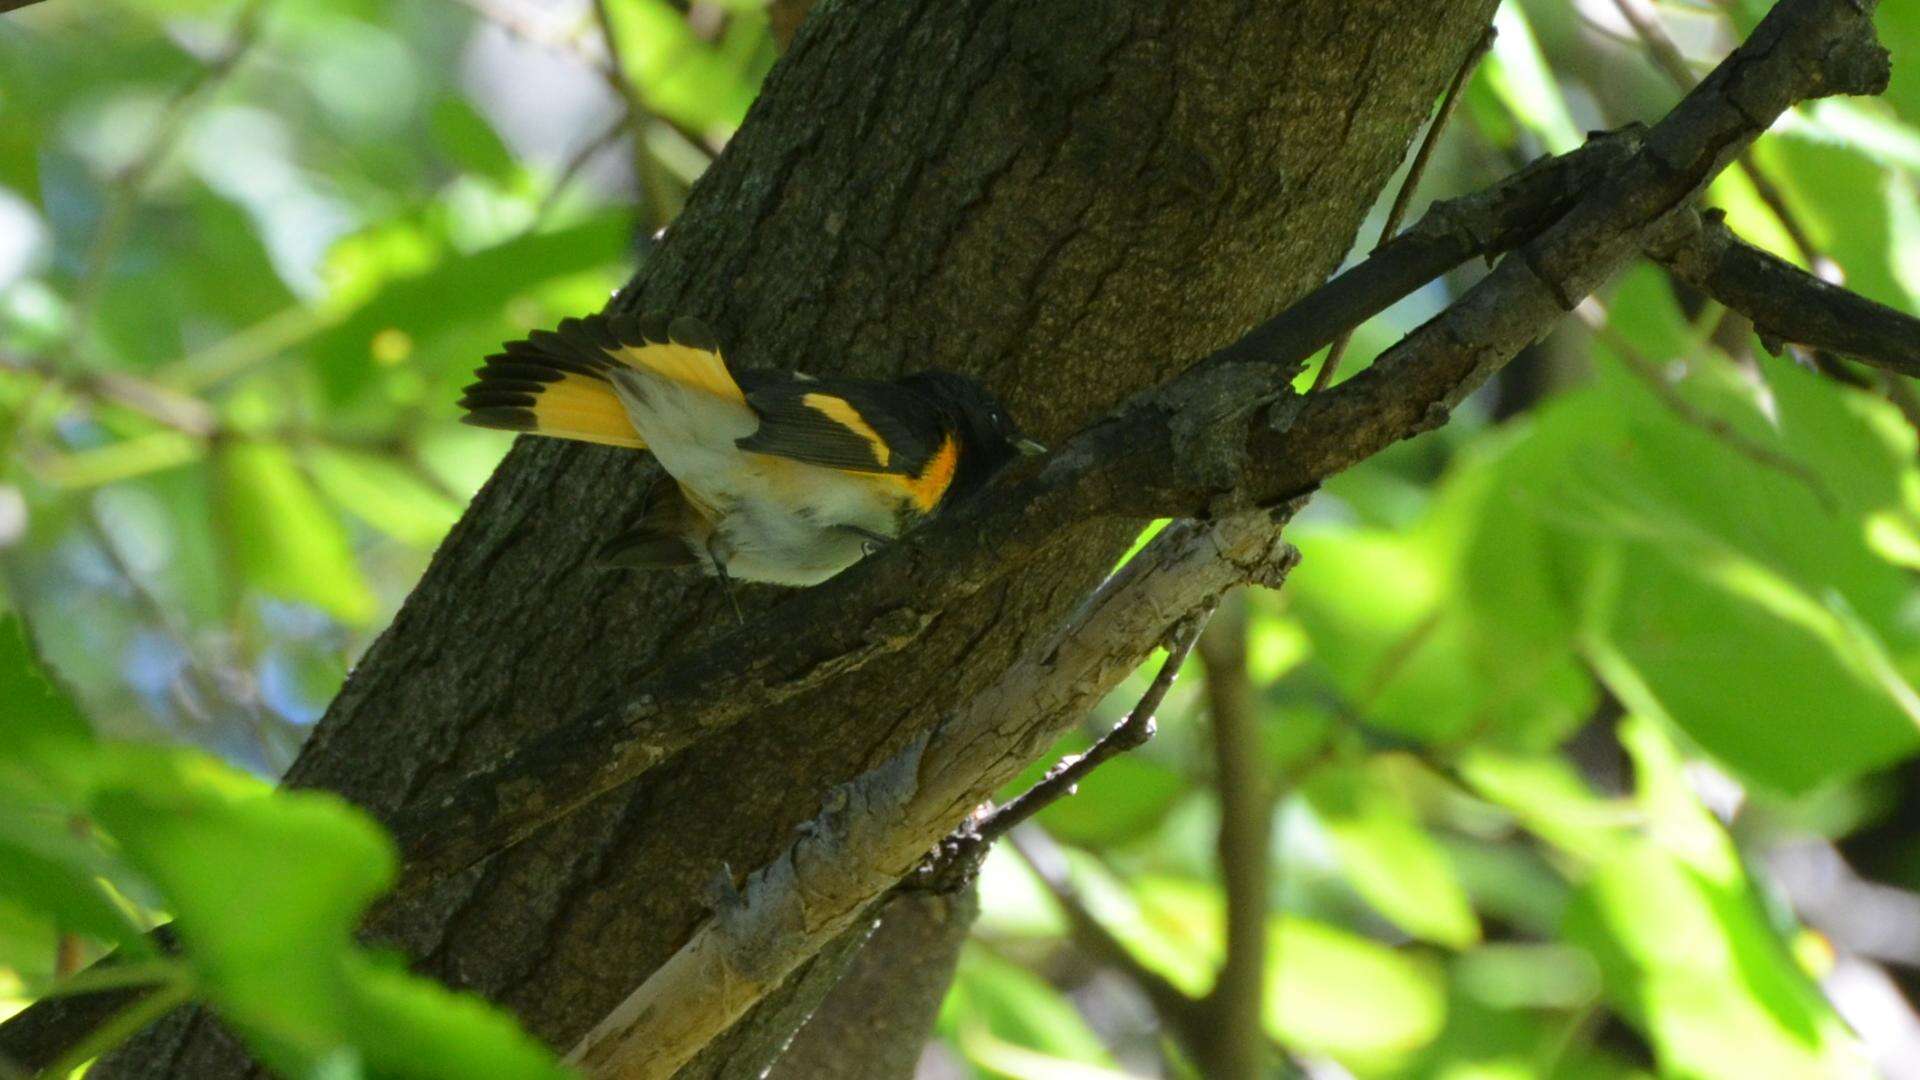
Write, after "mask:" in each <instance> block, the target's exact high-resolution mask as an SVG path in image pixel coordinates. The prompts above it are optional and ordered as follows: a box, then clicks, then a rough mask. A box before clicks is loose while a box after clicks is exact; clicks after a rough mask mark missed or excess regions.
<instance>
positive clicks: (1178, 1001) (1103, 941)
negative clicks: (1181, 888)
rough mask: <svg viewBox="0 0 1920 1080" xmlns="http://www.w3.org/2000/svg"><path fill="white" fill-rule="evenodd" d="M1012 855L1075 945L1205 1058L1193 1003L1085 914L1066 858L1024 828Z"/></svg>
mask: <svg viewBox="0 0 1920 1080" xmlns="http://www.w3.org/2000/svg"><path fill="white" fill-rule="evenodd" d="M1008 841H1009V843H1011V844H1012V846H1013V850H1014V851H1015V852H1017V853H1019V855H1020V858H1021V860H1022V861H1023V862H1025V863H1026V864H1027V866H1028V867H1030V868H1031V869H1032V870H1033V873H1034V876H1035V877H1036V878H1038V879H1039V880H1040V884H1041V885H1042V886H1043V887H1044V888H1045V889H1046V890H1047V895H1049V896H1051V897H1053V901H1054V903H1055V904H1056V905H1057V906H1058V907H1059V908H1060V912H1061V914H1062V915H1064V916H1066V920H1067V926H1068V928H1069V930H1070V931H1071V932H1072V934H1073V940H1074V943H1075V944H1077V945H1079V946H1080V947H1081V948H1082V949H1084V950H1086V951H1087V952H1088V953H1089V954H1091V955H1092V956H1093V957H1095V958H1096V959H1098V960H1099V961H1100V962H1101V963H1104V964H1106V965H1107V966H1109V967H1111V968H1114V969H1115V970H1117V971H1118V972H1119V973H1120V974H1121V975H1122V976H1124V977H1125V978H1126V979H1127V981H1128V982H1131V983H1133V985H1134V986H1136V987H1137V988H1139V990H1140V992H1141V994H1143V995H1145V997H1146V999H1147V1001H1148V1002H1149V1003H1151V1004H1152V1005H1153V1011H1154V1012H1155V1013H1157V1014H1158V1015H1159V1017H1160V1019H1161V1020H1162V1021H1164V1022H1165V1023H1166V1025H1167V1027H1168V1028H1169V1029H1171V1030H1172V1031H1173V1032H1174V1033H1175V1034H1176V1035H1178V1036H1179V1038H1180V1041H1181V1042H1182V1043H1183V1044H1184V1045H1185V1046H1186V1047H1187V1049H1188V1050H1189V1051H1190V1052H1192V1053H1193V1054H1194V1056H1195V1057H1200V1058H1205V1057H1207V1056H1209V1055H1208V1054H1207V1052H1206V1050H1205V1048H1206V1046H1207V1045H1208V1044H1209V1043H1210V1042H1211V1040H1212V1037H1213V1035H1214V1033H1213V1032H1212V1031H1211V1030H1210V1025H1209V1024H1208V1022H1207V1017H1206V1015H1205V1011H1204V1009H1203V1008H1202V1005H1201V1002H1200V1000H1199V999H1198V998H1194V997H1192V996H1190V995H1188V994H1187V993H1186V992H1185V991H1183V990H1181V989H1180V988H1179V987H1177V986H1175V985H1173V983H1172V981H1171V980H1169V979H1168V978H1167V977H1166V976H1165V975H1162V974H1160V973H1159V972H1157V971H1155V970H1153V969H1152V968H1150V967H1148V966H1147V965H1146V964H1144V963H1142V962H1141V961H1140V958H1139V957H1137V956H1135V955H1134V953H1133V950H1132V949H1129V948H1127V946H1126V944H1125V943H1123V942H1122V941H1121V940H1120V939H1119V938H1117V937H1115V936H1114V935H1113V931H1111V930H1108V929H1107V928H1106V926H1105V924H1103V923H1102V922H1101V921H1100V920H1099V918H1097V917H1096V916H1095V915H1094V914H1093V912H1091V911H1089V910H1087V905H1086V902H1085V901H1083V900H1082V899H1080V891H1079V890H1078V889H1076V888H1075V887H1074V884H1073V878H1072V875H1071V874H1070V873H1069V871H1068V867H1067V859H1066V853H1065V852H1064V851H1062V850H1061V849H1060V845H1058V844H1056V843H1055V842H1054V840H1053V838H1052V837H1051V836H1048V835H1047V833H1046V831H1045V830H1043V829H1041V828H1040V827H1039V826H1038V825H1028V826H1026V827H1025V828H1023V829H1021V830H1019V831H1018V832H1016V833H1014V834H1013V835H1012V836H1010V837H1009V838H1008Z"/></svg>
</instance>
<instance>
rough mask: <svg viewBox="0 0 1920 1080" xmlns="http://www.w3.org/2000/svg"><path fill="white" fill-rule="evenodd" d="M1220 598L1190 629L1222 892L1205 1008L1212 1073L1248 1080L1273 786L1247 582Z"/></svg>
mask: <svg viewBox="0 0 1920 1080" xmlns="http://www.w3.org/2000/svg"><path fill="white" fill-rule="evenodd" d="M1223 607H1224V609H1225V610H1223V611H1222V612H1221V613H1220V616H1219V617H1218V618H1217V619H1215V620H1214V621H1213V625H1212V626H1210V627H1208V628H1207V632H1206V633H1205V634H1204V635H1202V637H1201V638H1200V663H1201V666H1202V667H1203V668H1204V669H1205V671H1206V691H1207V714H1208V717H1209V718H1210V719H1211V721H1212V731H1213V740H1212V742H1213V762H1214V769H1213V778H1214V790H1215V792H1216V793H1217V795H1218V796H1219V802H1220V832H1219V838H1218V851H1219V857H1220V876H1221V878H1222V880H1223V881H1224V883H1225V886H1226V894H1227V951H1226V958H1225V960H1224V961H1223V962H1222V963H1221V965H1220V974H1219V977H1218V978H1217V979H1215V980H1214V984H1213V989H1212V990H1211V991H1210V992H1209V993H1208V994H1207V998H1206V1008H1207V1011H1208V1013H1209V1014H1210V1017H1211V1019H1212V1026H1213V1028H1214V1030H1215V1032H1216V1033H1217V1035H1216V1038H1217V1040H1218V1047H1217V1049H1216V1052H1215V1056H1214V1057H1213V1058H1212V1059H1211V1060H1210V1064H1211V1065H1212V1066H1213V1075H1216V1076H1221V1077H1226V1078H1229V1080H1234V1078H1240V1080H1254V1078H1257V1077H1260V1076H1264V1075H1266V1072H1267V1067H1268V1064H1269V1062H1268V1061H1267V1058H1266V1050H1267V1039H1266V1035H1265V1031H1264V1028H1263V1026H1262V1025H1263V1021H1264V1013H1263V999H1264V997H1265V990H1266V977H1267V894H1268V890H1269V887H1270V883H1269V881H1268V876H1267V868H1268V865H1269V863H1270V862H1271V860H1270V859H1269V857H1268V845H1269V844H1270V842H1271V840H1272V837H1273V828H1272V822H1273V785H1272V783H1271V782H1270V780H1269V777H1268V770H1267V767H1266V761H1267V758H1266V755H1265V754H1264V753H1263V752H1262V751H1261V747H1260V719H1259V716H1258V714H1257V712H1256V710H1255V708H1254V703H1253V687H1252V685H1251V684H1250V683H1249V682H1248V679H1247V591H1246V590H1245V589H1241V590H1239V591H1237V592H1235V593H1233V594H1231V595H1230V596H1228V597H1227V598H1226V600H1225V601H1223Z"/></svg>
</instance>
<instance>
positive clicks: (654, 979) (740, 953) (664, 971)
mask: <svg viewBox="0 0 1920 1080" xmlns="http://www.w3.org/2000/svg"><path fill="white" fill-rule="evenodd" d="M1291 509H1292V508H1291V507H1289V508H1287V509H1285V510H1282V511H1281V514H1280V517H1281V519H1282V520H1284V517H1285V516H1286V515H1287V514H1290V513H1291ZM1278 531H1279V530H1278V528H1276V521H1275V519H1274V517H1273V516H1272V515H1269V514H1268V513H1267V512H1264V511H1252V512H1248V513H1242V514H1237V515H1234V516H1233V517H1230V518H1227V519H1225V520H1222V521H1220V522H1218V523H1216V524H1214V525H1211V526H1198V525H1187V524H1182V523H1176V524H1174V525H1170V526H1168V527H1167V529H1165V530H1164V531H1162V532H1161V534H1160V535H1159V536H1158V537H1156V538H1155V539H1154V540H1153V541H1152V542H1151V543H1149V544H1148V545H1147V546H1146V547H1145V548H1143V549H1142V550H1141V552H1140V553H1139V554H1138V555H1136V556H1135V557H1134V558H1133V559H1132V560H1131V561H1129V562H1128V564H1127V565H1126V566H1125V567H1123V568H1122V569H1121V570H1120V571H1119V572H1117V573H1116V574H1115V575H1114V576H1113V577H1112V578H1110V579H1108V581H1107V583H1106V584H1105V585H1104V586H1102V588H1101V589H1100V591H1098V592H1097V593H1096V594H1095V595H1094V596H1093V597H1092V598H1090V599H1089V601H1088V602H1087V603H1086V604H1085V605H1084V606H1083V607H1082V608H1081V610H1080V613H1079V615H1078V616H1077V617H1076V618H1074V619H1072V620H1070V621H1069V623H1068V625H1067V626H1066V627H1065V628H1064V629H1062V630H1061V631H1060V632H1059V633H1058V634H1056V635H1054V636H1053V637H1052V639H1051V640H1050V641H1048V642H1043V643H1042V644H1041V645H1040V646H1039V647H1038V648H1036V649H1034V650H1032V651H1030V652H1029V653H1027V654H1026V655H1025V656H1023V657H1022V658H1021V659H1020V660H1019V661H1017V662H1015V663H1014V664H1013V665H1012V666H1011V667H1010V668H1008V670H1007V671H1006V673H1005V674H1004V675H1003V676H1002V677H1001V678H1000V680H999V681H998V682H996V683H995V684H994V685H992V686H990V687H988V688H987V689H986V690H985V691H984V692H983V693H981V694H980V695H978V696H977V697H975V698H974V699H973V700H972V701H970V702H968V703H967V704H966V705H965V706H963V707H961V708H960V709H958V710H956V711H955V712H954V713H952V714H950V715H949V716H948V717H947V718H946V719H945V720H944V721H942V722H941V723H940V724H938V725H936V726H935V727H934V729H933V730H932V731H930V732H928V733H927V734H925V735H923V736H921V737H919V738H916V739H914V740H913V741H912V742H911V743H909V744H908V745H907V746H906V747H905V748H903V749H902V750H901V751H900V752H899V753H897V754H895V755H894V756H893V757H892V758H890V759H888V760H887V761H886V762H884V763H883V764H881V765H879V766H878V767H876V768H874V769H871V770H869V771H867V772H866V773H863V774H861V775H860V776H858V777H856V778H854V779H853V780H851V781H849V782H848V783H846V784H843V785H841V786H840V787H838V788H836V789H835V790H834V791H833V792H831V793H829V794H828V796H827V798H826V800H825V804H824V807H823V809H822V810H821V812H820V813H819V814H818V815H817V816H816V817H814V818H813V819H812V820H811V821H809V822H807V823H806V824H805V825H803V826H802V827H801V829H800V839H799V840H798V841H796V842H795V843H794V844H793V845H792V846H790V847H789V848H788V849H787V850H786V851H784V852H783V853H781V854H780V856H779V857H778V858H776V859H775V860H774V861H773V862H771V863H769V864H767V865H765V866H763V867H761V868H760V869H758V870H756V871H754V872H753V873H752V874H750V875H749V876H748V877H747V879H746V883H745V885H744V886H743V887H742V888H741V889H740V891H738V892H734V891H732V889H731V888H730V886H731V881H730V880H729V881H728V882H726V886H728V887H725V888H723V889H722V890H721V893H720V896H719V898H718V900H717V902H716V905H715V907H716V910H715V912H714V915H713V917H712V918H711V919H710V920H708V921H707V922H706V923H705V924H703V925H702V926H701V927H700V929H698V930H697V931H695V933H694V935H693V937H692V939H691V940H689V941H688V942H687V943H686V945H685V946H683V947H682V948H681V949H680V951H679V952H677V953H675V954H674V955H673V956H672V957H670V958H669V959H668V960H667V961H666V962H665V963H663V964H662V965H660V966H659V967H658V968H656V969H655V970H654V973H653V974H652V976H651V977H649V978H648V979H647V980H646V981H645V982H644V983H642V984H641V985H640V987H639V988H638V989H637V990H635V991H634V992H633V994H632V995H630V996H629V997H628V998H627V1000H626V1001H624V1002H622V1003H621V1005H620V1006H619V1008H617V1009H615V1010H614V1011H613V1012H612V1013H611V1014H610V1015H609V1016H608V1017H607V1018H606V1019H605V1020H604V1021H603V1022H602V1023H601V1024H600V1025H599V1026H598V1027H596V1028H595V1029H594V1030H593V1031H591V1032H589V1033H588V1034H587V1036H586V1038H584V1039H582V1040H581V1042H580V1044H579V1045H578V1046H576V1047H575V1048H574V1050H573V1052H572V1053H571V1054H570V1055H569V1057H568V1060H569V1061H570V1062H572V1063H574V1064H576V1065H578V1066H580V1067H582V1068H583V1070H584V1071H585V1072H586V1073H587V1075H588V1076H591V1077H603V1076H619V1077H624V1078H642V1077H666V1076H671V1075H672V1074H673V1072H674V1070H675V1069H677V1068H679V1067H680V1065H681V1064H682V1063H684V1062H685V1061H686V1060H687V1059H688V1058H690V1057H691V1056H692V1055H693V1054H694V1053H696V1052H698V1050H699V1049H700V1047H702V1046H704V1045H705V1044H706V1043H707V1042H708V1041H710V1040H711V1039H712V1038H714V1037H715V1036H716V1035H718V1034H719V1033H720V1032H723V1031H725V1030H726V1029H727V1027H728V1026H729V1025H731V1024H732V1023H733V1022H734V1020H735V1019H736V1018H738V1017H739V1016H740V1015H741V1014H742V1013H744V1012H745V1011H746V1009H748V1008H749V1007H751V1006H752V1005H753V1003H754V1002H755V1001H757V1000H759V998H760V997H761V996H762V995H764V994H765V993H767V992H768V991H769V990H771V989H772V988H773V987H775V986H777V985H779V983H780V980H781V979H782V978H784V977H785V975H786V973H787V972H788V971H791V970H793V968H794V967H795V966H797V965H798V964H799V963H801V962H802V961H804V960H805V959H806V958H807V957H808V956H810V955H812V953H813V952H814V951H815V950H817V949H818V948H819V947H820V946H821V945H822V944H824V943H825V942H826V941H828V940H831V939H832V938H834V937H835V936H837V935H838V934H839V933H840V932H841V931H843V930H844V929H845V928H846V927H847V926H849V925H851V924H852V922H853V921H854V920H855V919H857V918H858V917H859V916H860V914H861V912H863V911H864V910H866V908H867V906H868V905H869V904H871V903H872V902H873V901H874V900H875V899H876V898H878V897H879V896H881V895H883V894H885V893H886V892H887V891H889V890H891V889H892V888H894V887H895V886H896V885H897V884H898V883H899V881H900V880H901V879H902V878H903V877H905V876H906V875H907V874H908V873H909V872H910V871H911V870H912V869H913V867H914V866H915V865H917V864H918V863H919V862H920V861H921V860H922V859H923V858H924V856H925V855H926V852H927V851H928V850H929V849H930V848H931V847H932V846H933V845H934V843H935V842H936V841H938V840H939V839H940V838H941V837H943V836H944V835H946V833H947V832H948V831H950V830H951V829H952V828H953V827H954V826H955V825H956V824H957V823H958V822H959V821H960V819H961V818H962V817H964V816H965V815H966V814H967V813H968V812H970V811H971V809H972V808H973V807H974V806H976V805H978V804H979V802H980V801H981V800H982V799H984V798H986V796H987V795H988V794H990V793H991V792H992V791H993V790H994V789H995V788H997V787H998V786H999V785H1001V784H1003V783H1005V782H1006V781H1007V780H1008V779H1010V778H1011V777H1012V776H1013V775H1014V774H1015V773H1016V772H1018V771H1019V769H1020V768H1021V766H1022V765H1023V763H1024V762H1026V761H1028V760H1030V759H1031V757H1032V756H1033V755H1034V754H1035V753H1037V752H1038V751H1039V750H1040V749H1042V748H1044V747H1045V746H1047V745H1048V744H1050V743H1051V742H1052V741H1053V740H1054V739H1055V738H1057V737H1058V736H1059V734H1060V733H1061V732H1062V731H1063V730H1065V728H1066V727H1067V726H1069V725H1071V724H1072V723H1074V722H1075V721H1077V720H1078V719H1079V718H1080V717H1081V716H1082V715H1084V713H1085V712H1086V710H1087V709H1088V708H1090V707H1092V705H1093V704H1094V703H1096V702H1098V701H1099V700H1100V698H1101V697H1103V696H1105V694H1106V693H1107V692H1108V691H1109V690H1110V689H1112V687H1113V685H1114V684H1115V683H1117V682H1118V681H1119V680H1120V679H1121V678H1122V677H1124V676H1125V675H1126V674H1127V672H1129V671H1131V670H1132V669H1133V667H1134V666H1135V665H1136V664H1138V662H1139V658H1140V656H1141V655H1142V654H1144V653H1145V652H1147V651H1148V650H1150V649H1152V648H1153V647H1154V646H1155V645H1157V644H1158V643H1159V642H1160V641H1161V640H1162V639H1163V637H1164V636H1165V635H1166V633H1167V631H1168V629H1169V627H1168V625H1167V620H1168V618H1169V613H1175V612H1185V611H1192V610H1194V609H1196V608H1199V607H1202V606H1204V605H1206V604H1208V603H1210V602H1212V601H1213V600H1215V599H1217V598H1218V597H1219V595H1220V594H1221V593H1222V592H1224V591H1225V590H1226V589H1228V588H1231V587H1232V586H1234V585H1237V584H1241V583H1244V582H1246V581H1249V580H1259V581H1262V582H1264V583H1268V584H1278V583H1279V581H1280V580H1282V579H1283V577H1284V575H1285V573H1286V571H1287V570H1288V569H1289V568H1291V566H1292V565H1293V563H1294V561H1295V559H1296V558H1297V556H1296V554H1295V553H1294V552H1293V550H1292V549H1291V548H1289V547H1287V546H1286V545H1285V544H1283V543H1282V542H1281V541H1280V539H1279V536H1278Z"/></svg>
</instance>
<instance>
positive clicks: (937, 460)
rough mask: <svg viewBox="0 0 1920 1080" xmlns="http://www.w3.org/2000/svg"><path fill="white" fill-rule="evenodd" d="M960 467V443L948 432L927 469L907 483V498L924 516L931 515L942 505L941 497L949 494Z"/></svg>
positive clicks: (928, 462)
mask: <svg viewBox="0 0 1920 1080" xmlns="http://www.w3.org/2000/svg"><path fill="white" fill-rule="evenodd" d="M959 465H960V443H959V442H958V441H957V440H955V439H954V437H953V433H952V432H948V433H947V436H946V438H944V439H942V440H940V449H938V450H935V451H934V452H933V457H931V458H929V459H927V467H926V468H924V469H921V470H920V475H919V476H916V477H914V478H912V479H911V480H908V481H907V497H908V498H911V499H912V500H913V505H914V507H915V508H917V509H918V510H919V511H920V512H921V513H923V514H930V513H932V512H933V508H934V507H936V506H939V505H940V496H942V495H945V494H946V493H947V487H948V485H950V484H952V483H953V473H954V470H955V469H957V468H958V467H959Z"/></svg>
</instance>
